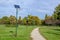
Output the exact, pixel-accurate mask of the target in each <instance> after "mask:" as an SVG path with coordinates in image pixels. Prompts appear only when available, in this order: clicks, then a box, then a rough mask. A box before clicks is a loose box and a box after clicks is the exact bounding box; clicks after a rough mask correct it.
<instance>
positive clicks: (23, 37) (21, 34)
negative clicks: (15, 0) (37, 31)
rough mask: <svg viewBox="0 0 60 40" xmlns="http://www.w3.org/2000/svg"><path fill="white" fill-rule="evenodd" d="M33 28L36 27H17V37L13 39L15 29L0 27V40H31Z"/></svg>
mask: <svg viewBox="0 0 60 40" xmlns="http://www.w3.org/2000/svg"><path fill="white" fill-rule="evenodd" d="M35 27H36V26H24V25H19V27H18V35H17V37H15V36H14V35H15V30H16V28H15V27H5V25H0V40H31V38H30V33H31V31H32V30H33V29H34V28H35ZM11 31H13V32H11Z"/></svg>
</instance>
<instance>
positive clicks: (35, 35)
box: [31, 28, 46, 40]
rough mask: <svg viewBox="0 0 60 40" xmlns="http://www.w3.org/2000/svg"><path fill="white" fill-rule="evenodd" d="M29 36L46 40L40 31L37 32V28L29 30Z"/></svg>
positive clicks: (36, 39) (35, 39)
mask: <svg viewBox="0 0 60 40" xmlns="http://www.w3.org/2000/svg"><path fill="white" fill-rule="evenodd" d="M31 38H32V40H46V39H45V38H44V37H43V36H42V35H41V34H40V33H39V28H35V29H34V30H33V31H32V32H31Z"/></svg>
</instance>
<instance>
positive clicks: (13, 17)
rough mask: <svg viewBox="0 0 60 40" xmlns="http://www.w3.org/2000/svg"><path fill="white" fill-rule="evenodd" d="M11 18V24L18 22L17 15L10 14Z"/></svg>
mask: <svg viewBox="0 0 60 40" xmlns="http://www.w3.org/2000/svg"><path fill="white" fill-rule="evenodd" d="M9 20H10V24H16V17H15V16H12V15H11V16H10V17H9Z"/></svg>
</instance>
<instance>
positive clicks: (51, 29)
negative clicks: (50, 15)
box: [39, 26, 60, 40]
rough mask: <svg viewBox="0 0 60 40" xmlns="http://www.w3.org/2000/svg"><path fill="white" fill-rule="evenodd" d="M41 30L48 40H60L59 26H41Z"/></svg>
mask: <svg viewBox="0 0 60 40" xmlns="http://www.w3.org/2000/svg"><path fill="white" fill-rule="evenodd" d="M39 30H40V33H41V34H42V35H43V36H44V37H45V38H46V39H47V40H60V27H58V26H40V29H39Z"/></svg>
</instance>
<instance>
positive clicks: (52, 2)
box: [0, 0, 60, 19]
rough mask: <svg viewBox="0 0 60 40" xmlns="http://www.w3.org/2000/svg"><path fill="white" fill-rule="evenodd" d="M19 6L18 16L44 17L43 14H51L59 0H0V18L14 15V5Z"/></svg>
mask: <svg viewBox="0 0 60 40" xmlns="http://www.w3.org/2000/svg"><path fill="white" fill-rule="evenodd" d="M15 4H17V5H19V6H20V9H19V12H18V16H21V17H22V18H24V17H25V16H27V15H33V16H38V17H39V18H41V19H44V17H45V14H48V15H50V16H51V15H52V14H53V12H54V10H55V7H56V6H58V4H60V0H0V18H1V17H3V16H10V15H14V16H15V15H16V9H15V7H14V5H15Z"/></svg>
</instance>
